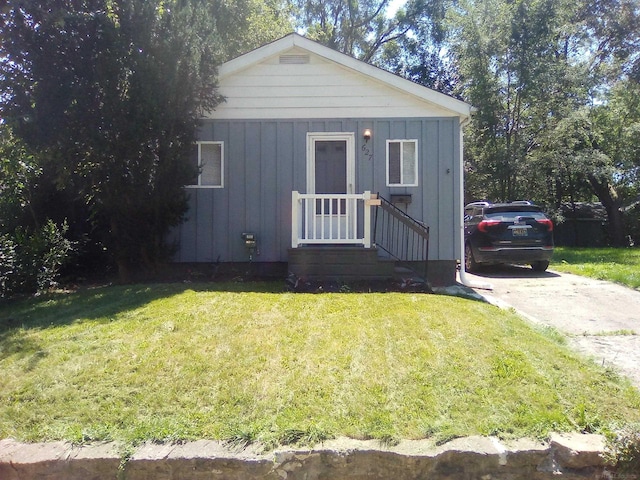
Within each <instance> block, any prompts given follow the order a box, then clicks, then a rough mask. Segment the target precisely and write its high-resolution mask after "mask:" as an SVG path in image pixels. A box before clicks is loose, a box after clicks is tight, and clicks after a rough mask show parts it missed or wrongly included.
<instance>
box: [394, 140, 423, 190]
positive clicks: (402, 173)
mask: <svg viewBox="0 0 640 480" xmlns="http://www.w3.org/2000/svg"><path fill="white" fill-rule="evenodd" d="M387 186H389V187H417V186H418V140H387Z"/></svg>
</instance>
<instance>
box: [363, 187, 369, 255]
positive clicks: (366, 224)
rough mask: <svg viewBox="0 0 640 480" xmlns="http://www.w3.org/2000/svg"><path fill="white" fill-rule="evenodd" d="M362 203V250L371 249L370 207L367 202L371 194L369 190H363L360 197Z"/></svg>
mask: <svg viewBox="0 0 640 480" xmlns="http://www.w3.org/2000/svg"><path fill="white" fill-rule="evenodd" d="M362 197H363V200H364V202H362V203H363V205H364V238H363V239H362V243H363V244H364V248H371V205H370V204H369V200H371V192H370V191H369V190H365V191H364V194H363V195H362Z"/></svg>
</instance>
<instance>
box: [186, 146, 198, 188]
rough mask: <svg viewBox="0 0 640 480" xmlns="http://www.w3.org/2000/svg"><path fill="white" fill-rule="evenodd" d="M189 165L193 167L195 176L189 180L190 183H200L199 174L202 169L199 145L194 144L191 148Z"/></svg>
mask: <svg viewBox="0 0 640 480" xmlns="http://www.w3.org/2000/svg"><path fill="white" fill-rule="evenodd" d="M189 166H190V167H191V169H192V172H193V177H191V180H190V181H189V185H198V174H199V173H200V170H199V169H198V145H197V144H196V145H194V146H193V149H192V150H191V154H190V155H189Z"/></svg>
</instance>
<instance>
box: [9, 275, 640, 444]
mask: <svg viewBox="0 0 640 480" xmlns="http://www.w3.org/2000/svg"><path fill="white" fill-rule="evenodd" d="M0 372H2V373H1V377H0V438H5V437H13V438H17V439H20V440H27V441H35V440H54V439H66V440H70V441H73V442H84V441H92V440H117V441H121V442H124V443H126V444H136V443H138V442H140V441H144V440H163V441H169V440H187V439H198V438H208V439H222V440H230V441H234V442H238V443H240V444H246V443H249V442H255V441H260V442H263V443H264V444H265V445H266V446H267V447H273V446H275V445H278V444H287V443H292V442H302V443H310V444H313V443H316V442H319V441H322V440H323V439H326V438H330V437H335V436H341V435H346V436H350V437H354V438H362V439H366V438H373V439H379V440H381V441H383V442H394V441H396V440H398V439H400V438H411V439H415V438H433V439H434V440H436V441H444V440H447V439H450V438H453V437H456V436H464V435H472V434H481V435H501V436H506V437H514V436H530V435H533V436H537V437H543V436H545V435H546V434H547V433H549V432H551V431H565V430H587V431H604V430H606V429H607V428H609V427H610V426H611V425H613V424H617V423H619V422H622V423H625V422H637V421H639V420H640V394H639V393H638V391H637V390H635V389H633V388H632V387H631V386H630V385H629V384H628V383H627V382H626V381H625V380H622V379H620V378H619V377H618V376H617V375H616V374H615V373H614V372H612V371H610V370H605V369H602V368H599V367H598V366H597V365H595V364H592V363H591V362H587V361H584V360H583V359H581V358H579V357H578V356H577V355H575V354H574V353H572V352H571V351H570V350H569V349H568V348H567V347H566V346H565V345H564V344H563V342H562V338H561V336H560V335H559V334H557V333H556V332H554V331H552V330H536V329H535V328H533V327H532V326H530V325H528V324H527V323H525V322H524V321H523V320H522V319H521V318H519V317H518V316H517V315H516V314H515V313H513V312H508V311H502V310H500V309H498V308H496V307H494V306H491V305H488V304H485V303H481V302H477V301H473V300H466V299H461V298H455V297H448V296H439V295H427V294H407V293H371V294H354V293H336V294H315V295H314V294H293V293H287V292H284V291H283V290H282V288H281V284H280V283H255V284H162V285H144V286H143V285H140V286H115V287H105V288H101V289H95V290H85V291H82V292H78V293H69V294H62V293H60V294H54V295H49V296H46V297H41V298H36V299H27V300H21V301H14V302H11V303H9V304H5V305H4V306H0Z"/></svg>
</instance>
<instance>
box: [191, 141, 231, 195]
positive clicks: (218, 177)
mask: <svg viewBox="0 0 640 480" xmlns="http://www.w3.org/2000/svg"><path fill="white" fill-rule="evenodd" d="M196 147H197V152H196V153H197V156H195V158H194V161H195V162H197V163H196V166H197V167H198V177H197V180H196V179H194V183H193V184H192V185H190V186H192V187H208V188H222V187H223V186H224V181H223V180H224V144H223V143H222V142H197V143H196Z"/></svg>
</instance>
